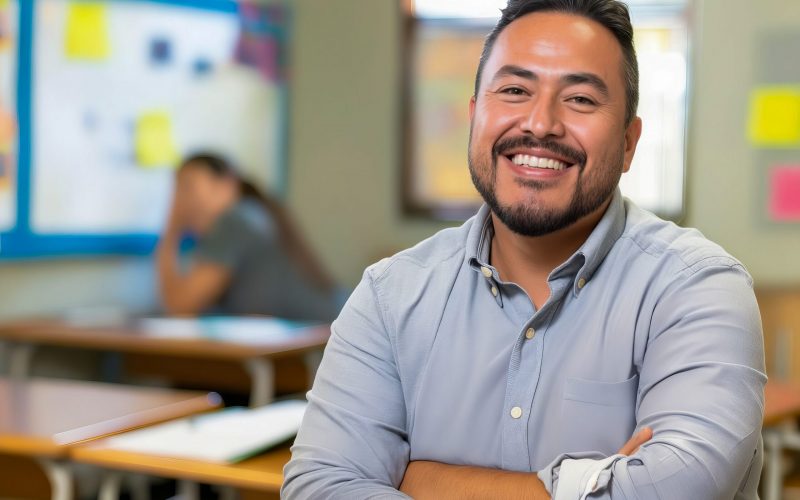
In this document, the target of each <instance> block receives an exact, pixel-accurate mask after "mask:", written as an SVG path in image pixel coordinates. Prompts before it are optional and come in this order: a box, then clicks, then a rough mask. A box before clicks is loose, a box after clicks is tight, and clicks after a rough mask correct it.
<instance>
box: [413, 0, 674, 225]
mask: <svg viewBox="0 0 800 500" xmlns="http://www.w3.org/2000/svg"><path fill="white" fill-rule="evenodd" d="M688 1H689V0H661V1H653V0H650V1H648V0H638V1H629V2H627V3H628V5H629V7H630V10H631V19H632V22H633V25H634V30H635V44H636V50H637V55H638V59H639V72H640V85H639V87H640V98H639V111H638V114H639V116H641V117H642V120H643V122H644V130H643V132H642V138H641V140H640V141H639V145H638V148H637V152H636V156H635V158H634V162H633V166H632V167H631V170H630V172H628V173H626V174H625V175H623V176H622V181H621V182H620V186H621V189H622V192H623V194H625V196H628V197H629V198H631V199H632V200H633V201H635V202H636V203H637V204H638V205H639V206H641V207H642V208H645V209H648V210H651V211H653V212H656V213H657V214H659V215H661V216H662V217H667V218H671V219H679V218H680V217H681V216H682V214H683V207H684V170H685V162H686V159H685V157H686V147H685V145H686V139H685V135H686V123H687V79H688V75H687V72H688V55H689V52H688V49H689V40H688V38H689V32H688V23H687V17H688V16H687V14H688V13H687V7H688V5H687V2H688ZM505 4H506V1H505V0H491V1H490V0H407V2H406V13H407V25H406V54H405V55H406V64H407V66H406V67H407V71H406V74H407V75H408V76H407V81H406V102H405V103H404V106H403V109H404V112H405V116H404V120H405V134H406V137H405V141H406V155H405V161H404V177H403V180H404V182H403V203H404V208H405V210H406V212H407V213H414V214H420V215H425V216H429V217H434V218H439V219H448V220H458V219H464V218H466V217H469V216H470V215H472V214H473V213H474V212H475V210H476V207H477V206H478V205H479V204H480V203H481V199H480V197H479V195H478V194H477V192H476V191H475V189H474V187H473V186H472V181H471V179H470V176H469V171H468V169H467V142H468V137H469V120H468V116H467V109H468V101H469V98H470V96H471V95H472V93H473V82H474V78H475V71H476V69H477V65H478V58H479V57H480V52H481V49H482V47H483V40H484V37H485V36H486V34H487V33H488V32H489V30H490V29H491V28H492V26H493V25H494V24H495V22H496V21H497V19H498V17H499V13H500V9H502V8H503V7H504V6H505Z"/></svg>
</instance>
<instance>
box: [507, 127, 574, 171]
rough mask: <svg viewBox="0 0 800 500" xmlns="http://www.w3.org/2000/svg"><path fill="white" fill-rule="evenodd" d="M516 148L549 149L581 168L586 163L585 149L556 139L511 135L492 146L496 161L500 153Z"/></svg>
mask: <svg viewBox="0 0 800 500" xmlns="http://www.w3.org/2000/svg"><path fill="white" fill-rule="evenodd" d="M516 148H531V149H534V148H535V149H543V150H545V151H549V152H551V153H553V154H555V155H558V156H560V157H563V158H564V159H566V160H568V161H569V162H570V163H574V164H576V165H578V166H579V167H581V168H583V166H584V165H586V153H584V152H583V151H578V150H577V149H574V148H571V147H569V146H565V145H564V144H560V143H558V142H554V141H540V140H538V139H535V138H533V137H531V136H527V135H523V136H519V137H509V138H507V139H502V140H500V141H498V142H497V143H495V145H494V147H493V148H492V156H493V157H494V160H495V161H496V160H497V157H498V156H500V155H504V156H505V155H506V153H507V152H509V151H511V150H513V149H516Z"/></svg>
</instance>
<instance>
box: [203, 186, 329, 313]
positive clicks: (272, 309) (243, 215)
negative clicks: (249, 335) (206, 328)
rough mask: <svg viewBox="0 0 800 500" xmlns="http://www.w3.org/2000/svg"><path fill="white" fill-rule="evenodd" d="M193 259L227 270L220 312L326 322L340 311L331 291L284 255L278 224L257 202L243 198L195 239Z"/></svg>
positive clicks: (219, 304)
mask: <svg viewBox="0 0 800 500" xmlns="http://www.w3.org/2000/svg"><path fill="white" fill-rule="evenodd" d="M194 257H195V259H197V260H199V261H206V262H211V263H214V264H218V265H221V266H224V267H226V268H227V269H228V270H229V271H230V272H231V281H230V284H229V286H228V289H227V290H226V291H225V292H224V293H223V295H222V297H221V298H220V300H219V302H218V303H217V304H216V308H215V309H216V310H217V311H218V312H220V313H224V314H266V315H271V316H278V317H281V318H288V319H302V320H325V321H330V320H333V319H334V318H335V317H336V315H337V314H338V312H339V308H338V307H337V300H336V297H335V293H333V292H324V291H321V290H319V289H318V288H317V287H315V286H314V284H313V283H311V282H309V279H308V278H307V277H306V274H305V273H303V272H301V271H300V270H299V269H298V265H297V264H296V263H295V261H294V260H292V259H291V258H290V257H289V256H288V255H287V254H286V252H285V250H284V248H283V246H282V245H281V244H280V241H279V233H278V227H277V224H276V223H275V221H274V220H273V218H272V216H271V214H269V213H268V212H267V210H266V209H265V208H264V207H263V206H262V205H261V204H260V203H259V202H258V201H257V200H253V199H248V198H244V199H242V200H241V201H240V202H238V203H237V204H236V205H235V206H234V207H233V208H231V209H230V210H229V211H228V212H226V213H225V214H223V215H222V216H221V217H220V218H219V219H218V220H217V221H216V222H215V224H214V226H213V227H212V228H211V230H210V231H209V232H208V233H207V234H206V235H204V236H202V237H201V238H199V239H198V242H197V247H196V249H195V255H194Z"/></svg>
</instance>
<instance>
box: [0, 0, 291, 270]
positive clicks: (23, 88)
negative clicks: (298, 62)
mask: <svg viewBox="0 0 800 500" xmlns="http://www.w3.org/2000/svg"><path fill="white" fill-rule="evenodd" d="M38 1H39V0H21V1H19V2H18V3H17V5H18V6H19V27H18V40H17V47H18V57H17V81H16V85H17V89H16V95H17V104H16V109H17V120H18V122H17V123H18V131H19V139H18V141H19V144H18V149H17V151H18V153H17V196H16V224H15V225H14V227H13V228H12V229H11V230H9V231H6V232H4V233H2V234H0V260H30V259H45V258H53V257H64V256H72V257H92V256H101V255H148V254H150V253H152V251H153V249H154V248H155V245H156V243H157V241H158V235H157V234H151V233H120V234H89V233H86V234H60V233H58V234H42V233H35V232H33V231H32V229H31V205H32V203H31V202H32V198H33V197H32V193H31V189H32V184H31V174H32V166H33V161H32V160H33V159H32V150H33V147H32V146H33V141H34V140H35V139H34V138H33V135H32V130H33V114H32V108H33V91H32V87H33V85H32V82H33V78H34V75H33V40H34V34H35V12H36V3H37V2H38ZM105 1H106V2H107V3H112V2H139V3H155V4H163V5H168V6H178V7H186V8H193V9H202V10H210V11H216V12H225V13H230V14H232V15H235V14H237V13H238V12H239V4H238V2H237V1H236V0H105ZM276 4H279V5H283V6H284V7H285V6H286V5H285V2H280V3H279V2H276ZM284 16H285V17H284V19H283V23H282V24H281V25H280V26H275V27H274V31H273V34H275V35H276V36H277V37H278V39H279V41H280V42H281V47H282V48H284V49H285V47H286V41H287V40H288V34H289V33H288V30H289V25H290V24H291V23H290V19H289V16H290V12H288V9H286V12H285V13H284ZM286 53H287V51H286V50H281V51H280V57H281V59H280V60H279V65H280V67H281V68H282V69H284V70H285V68H286V66H287V64H286V63H287V61H286ZM278 85H279V99H280V102H281V107H280V110H279V112H280V123H281V127H280V131H279V134H280V137H279V141H278V143H279V144H280V147H281V151H280V153H279V166H278V172H277V175H276V182H275V184H276V186H275V190H276V193H275V194H276V195H278V196H279V197H280V196H285V193H286V191H287V173H286V170H287V165H288V147H287V144H288V141H287V139H288V128H289V127H288V117H289V113H288V111H289V109H288V101H289V99H288V87H287V84H286V79H285V78H283V79H282V80H281V81H280V82H279V84H278Z"/></svg>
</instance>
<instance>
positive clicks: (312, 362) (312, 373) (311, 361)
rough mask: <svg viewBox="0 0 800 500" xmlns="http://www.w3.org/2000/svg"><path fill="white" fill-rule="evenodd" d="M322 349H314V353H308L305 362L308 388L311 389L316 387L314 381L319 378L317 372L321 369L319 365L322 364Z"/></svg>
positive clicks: (304, 358)
mask: <svg viewBox="0 0 800 500" xmlns="http://www.w3.org/2000/svg"><path fill="white" fill-rule="evenodd" d="M322 352H323V351H322V349H314V350H313V351H308V352H307V353H306V354H305V356H304V357H303V360H304V361H305V363H306V371H307V372H308V388H309V389H310V388H311V387H313V385H314V379H315V378H316V376H317V370H318V369H319V364H320V363H322Z"/></svg>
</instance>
